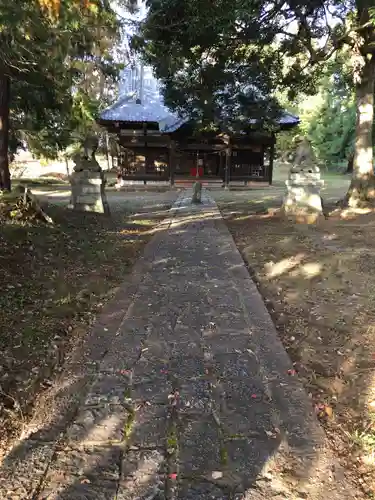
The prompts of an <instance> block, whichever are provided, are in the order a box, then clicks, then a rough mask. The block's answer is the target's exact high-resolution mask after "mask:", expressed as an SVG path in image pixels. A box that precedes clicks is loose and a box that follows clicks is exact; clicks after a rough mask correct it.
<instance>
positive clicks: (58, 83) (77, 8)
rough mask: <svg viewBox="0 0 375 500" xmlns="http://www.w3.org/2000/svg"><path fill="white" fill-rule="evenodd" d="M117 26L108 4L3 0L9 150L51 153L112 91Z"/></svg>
mask: <svg viewBox="0 0 375 500" xmlns="http://www.w3.org/2000/svg"><path fill="white" fill-rule="evenodd" d="M120 29H121V25H120V23H119V21H118V19H117V17H116V15H115V12H114V11H113V9H112V8H111V6H110V4H109V2H107V1H104V2H101V1H98V0H91V1H86V2H81V1H79V0H61V1H59V0H39V4H38V2H36V1H35V2H34V1H26V2H25V1H19V0H15V1H14V2H1V6H0V60H1V61H2V65H1V66H0V72H2V73H3V74H6V75H7V76H8V77H9V78H10V80H11V100H10V117H11V131H10V144H9V147H10V152H11V153H12V152H14V151H15V150H16V149H17V148H18V147H19V146H20V145H22V144H27V145H28V147H29V148H30V149H31V151H32V152H33V153H34V154H35V155H36V156H44V157H48V158H54V157H56V156H57V155H58V153H59V152H60V151H63V150H64V149H65V148H66V147H67V146H68V145H69V144H70V143H72V142H74V141H76V140H77V136H80V135H82V134H84V133H86V132H87V130H88V129H90V128H92V127H93V126H94V123H95V118H96V116H97V113H98V110H99V108H100V106H103V105H106V103H108V101H109V100H110V99H111V92H112V94H113V90H114V84H115V82H116V78H117V75H118V70H119V69H120V65H118V64H115V62H114V59H113V46H114V45H115V44H116V43H117V42H118V41H119V35H120Z"/></svg>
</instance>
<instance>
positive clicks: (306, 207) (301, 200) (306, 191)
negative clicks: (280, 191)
mask: <svg viewBox="0 0 375 500" xmlns="http://www.w3.org/2000/svg"><path fill="white" fill-rule="evenodd" d="M322 185H323V182H322V181H315V183H310V182H306V181H305V182H304V183H303V182H301V183H300V184H296V183H295V182H292V181H290V180H288V181H286V187H287V193H286V195H285V198H284V202H283V207H282V213H283V214H284V216H285V217H287V218H288V219H292V220H293V221H295V222H299V223H303V224H314V223H316V222H317V221H318V219H319V218H320V217H321V216H323V205H322V198H321V196H320V189H321V186H322Z"/></svg>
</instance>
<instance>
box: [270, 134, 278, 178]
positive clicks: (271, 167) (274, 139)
mask: <svg viewBox="0 0 375 500" xmlns="http://www.w3.org/2000/svg"><path fill="white" fill-rule="evenodd" d="M275 142H276V136H275V134H272V144H271V147H270V163H269V166H268V168H269V173H268V178H269V181H268V182H269V185H270V186H271V185H272V178H273V157H274V155H275Z"/></svg>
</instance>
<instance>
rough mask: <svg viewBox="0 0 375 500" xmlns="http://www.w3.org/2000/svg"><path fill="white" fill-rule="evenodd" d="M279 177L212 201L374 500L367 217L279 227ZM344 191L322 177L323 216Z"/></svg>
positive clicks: (372, 290)
mask: <svg viewBox="0 0 375 500" xmlns="http://www.w3.org/2000/svg"><path fill="white" fill-rule="evenodd" d="M283 173H284V175H285V172H282V171H281V173H279V179H278V181H276V186H275V187H271V188H267V189H258V190H254V191H251V192H239V193H235V192H229V193H228V192H227V193H223V192H221V193H216V194H214V196H215V198H216V200H217V202H218V204H219V207H220V209H221V211H222V213H223V215H224V217H225V219H226V222H227V224H228V227H229V229H230V231H231V233H232V235H233V237H234V239H235V242H236V244H237V246H238V248H239V249H240V251H241V252H242V255H243V257H244V259H245V261H246V262H247V264H248V267H249V270H250V272H251V273H252V275H253V277H254V278H255V280H256V282H257V284H258V286H259V290H260V292H261V294H262V295H263V297H264V299H265V301H266V304H267V306H268V309H269V311H270V313H271V315H272V317H273V319H274V322H275V324H276V326H277V328H278V331H279V334H280V337H281V339H282V341H283V343H284V345H285V347H286V349H287V351H288V353H289V354H290V356H291V358H292V361H293V362H294V368H295V371H296V373H298V376H300V377H301V379H302V381H303V382H304V384H305V387H306V389H307V391H308V393H309V395H310V397H311V403H312V405H313V407H314V409H315V411H316V413H317V415H318V417H319V418H320V420H321V421H322V424H323V425H324V428H325V430H326V432H327V435H328V436H329V438H330V440H331V442H332V446H333V447H334V448H335V450H336V452H337V453H338V455H339V456H340V457H341V459H342V461H343V462H344V463H345V464H346V466H347V470H348V473H351V474H355V476H356V479H357V481H359V482H360V483H361V484H362V486H363V489H364V491H365V492H366V493H367V494H368V496H369V498H375V476H374V472H375V347H374V346H375V274H373V270H374V267H375V214H374V213H362V214H351V215H349V214H346V213H343V212H331V215H330V217H329V218H328V219H327V220H324V219H323V220H322V221H320V222H319V223H318V224H317V225H310V226H308V225H301V224H292V223H290V222H287V221H285V220H283V219H282V218H281V216H280V214H279V213H278V212H277V210H276V211H275V210H274V209H275V208H276V207H279V206H280V204H281V196H282V191H283V189H282V188H281V187H282V175H283ZM348 182H349V180H348V179H347V178H345V177H344V176H337V177H335V176H326V187H325V189H324V191H323V197H324V200H325V202H326V204H327V205H328V207H330V208H331V209H332V210H333V208H334V207H333V206H332V202H333V201H335V200H337V199H339V198H340V197H342V195H343V194H344V193H345V191H346V189H347V186H348ZM349 471H350V472H349Z"/></svg>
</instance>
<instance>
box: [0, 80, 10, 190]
mask: <svg viewBox="0 0 375 500" xmlns="http://www.w3.org/2000/svg"><path fill="white" fill-rule="evenodd" d="M9 90H10V81H9V77H8V76H6V75H4V74H0V189H1V190H6V191H10V189H11V182H10V172H9V158H8V144H9V99H10V93H9Z"/></svg>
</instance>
